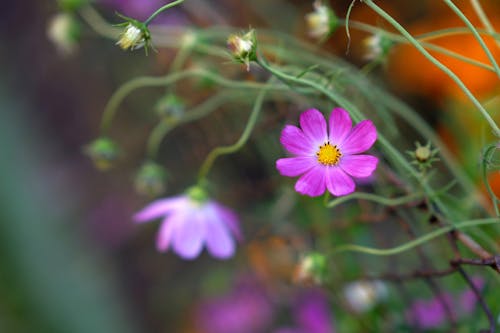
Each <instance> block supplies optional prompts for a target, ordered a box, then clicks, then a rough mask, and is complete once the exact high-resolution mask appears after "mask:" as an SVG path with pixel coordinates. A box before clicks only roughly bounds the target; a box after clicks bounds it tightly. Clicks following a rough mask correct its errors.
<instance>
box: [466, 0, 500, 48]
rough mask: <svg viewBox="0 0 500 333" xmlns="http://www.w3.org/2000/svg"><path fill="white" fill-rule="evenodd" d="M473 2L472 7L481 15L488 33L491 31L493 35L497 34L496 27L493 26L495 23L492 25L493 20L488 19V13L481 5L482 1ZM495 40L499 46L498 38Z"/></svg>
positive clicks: (480, 18) (475, 0) (473, 0)
mask: <svg viewBox="0 0 500 333" xmlns="http://www.w3.org/2000/svg"><path fill="white" fill-rule="evenodd" d="M471 4H472V8H474V11H475V12H476V14H477V16H478V17H479V20H480V21H481V23H482V24H483V25H484V27H485V28H486V31H488V33H490V34H492V35H495V34H496V31H495V28H493V25H491V22H490V20H489V19H488V16H486V13H485V12H484V10H483V7H482V6H481V3H480V2H479V1H478V0H471ZM478 30H479V29H478ZM495 42H496V44H497V45H498V46H500V42H499V41H498V40H496V41H495Z"/></svg>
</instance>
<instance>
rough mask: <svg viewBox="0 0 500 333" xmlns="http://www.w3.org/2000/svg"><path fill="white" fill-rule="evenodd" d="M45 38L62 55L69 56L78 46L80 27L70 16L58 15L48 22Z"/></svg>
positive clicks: (66, 14) (67, 14)
mask: <svg viewBox="0 0 500 333" xmlns="http://www.w3.org/2000/svg"><path fill="white" fill-rule="evenodd" d="M47 37H48V38H49V40H50V41H51V42H52V43H54V45H55V46H56V48H57V50H58V51H59V52H60V53H61V54H62V55H64V56H67V55H70V54H72V53H73V52H74V51H75V49H76V48H77V46H78V40H79V38H80V25H79V23H78V22H77V21H76V20H75V18H74V17H73V15H72V14H69V13H59V14H57V15H56V16H54V17H53V18H52V19H51V20H50V22H49V24H48V26H47Z"/></svg>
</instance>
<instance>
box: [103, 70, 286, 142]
mask: <svg viewBox="0 0 500 333" xmlns="http://www.w3.org/2000/svg"><path fill="white" fill-rule="evenodd" d="M188 77H203V78H206V79H209V80H211V81H213V82H214V83H217V84H219V85H221V86H223V87H226V88H234V89H262V88H263V87H264V86H265V85H264V84H262V83H256V82H241V81H233V80H229V79H226V78H224V77H222V76H220V75H218V74H216V73H214V72H210V71H206V70H202V69H192V70H186V71H183V72H178V73H173V74H171V75H168V76H162V77H151V76H145V77H138V78H135V79H132V80H130V81H129V82H127V83H125V84H123V85H122V86H121V87H120V88H118V90H117V91H116V92H115V93H114V94H113V96H111V98H110V99H109V101H108V104H107V105H106V107H105V109H104V113H103V116H102V120H101V127H100V128H101V132H102V133H105V132H106V131H107V130H108V129H109V126H110V125H111V121H112V120H113V118H114V116H115V113H116V111H117V108H118V106H119V105H120V104H121V102H122V101H123V99H124V98H125V97H127V96H128V95H129V94H130V93H131V92H132V91H134V90H136V89H139V88H145V87H161V86H166V85H169V84H172V83H174V82H176V81H179V80H182V79H185V78H188ZM266 89H268V90H287V88H286V87H285V86H279V85H275V86H270V87H268V88H266Z"/></svg>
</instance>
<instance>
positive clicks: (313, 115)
mask: <svg viewBox="0 0 500 333" xmlns="http://www.w3.org/2000/svg"><path fill="white" fill-rule="evenodd" d="M300 127H301V128H298V127H296V126H293V125H287V126H285V128H284V129H283V131H282V132H281V138H280V141H281V144H282V145H283V146H284V147H285V149H286V150H287V151H289V152H290V153H292V154H293V155H294V156H293V157H287V158H281V159H279V160H278V161H276V168H277V169H278V171H279V172H280V174H281V175H283V176H288V177H296V176H299V175H302V176H301V177H300V178H299V180H298V181H297V183H296V184H295V190H296V191H297V192H299V193H301V194H305V195H308V196H311V197H316V196H319V195H322V194H323V193H324V192H325V190H326V189H328V191H329V192H330V193H331V194H333V195H336V196H341V195H346V194H350V193H352V192H354V190H355V187H356V185H355V183H354V181H353V179H352V177H355V178H365V177H369V176H371V175H372V173H373V171H374V170H375V169H376V167H377V164H378V158H376V157H375V156H372V155H365V154H360V153H362V152H364V151H366V150H368V149H369V148H370V147H371V146H372V145H373V144H374V143H375V141H376V140H377V130H376V128H375V125H373V123H372V122H371V121H370V120H363V121H361V122H360V123H359V124H357V125H356V126H355V127H354V128H352V120H351V118H350V116H349V113H347V111H345V110H343V109H340V108H335V109H333V110H332V113H331V115H330V119H329V127H330V131H329V133H328V132H327V124H326V120H325V117H324V116H323V115H322V114H321V112H319V111H318V110H316V109H310V110H307V111H305V112H304V113H302V114H301V115H300Z"/></svg>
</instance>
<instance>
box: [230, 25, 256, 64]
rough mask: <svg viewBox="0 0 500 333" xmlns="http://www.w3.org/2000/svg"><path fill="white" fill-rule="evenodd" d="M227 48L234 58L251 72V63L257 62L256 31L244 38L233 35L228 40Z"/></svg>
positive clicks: (251, 31)
mask: <svg viewBox="0 0 500 333" xmlns="http://www.w3.org/2000/svg"><path fill="white" fill-rule="evenodd" d="M227 47H228V49H229V51H230V52H231V55H232V56H233V58H234V59H235V60H236V61H238V62H240V63H242V64H244V65H245V66H246V69H247V71H249V70H250V62H251V61H255V60H257V52H256V50H257V40H256V37H255V30H253V29H252V30H250V31H248V32H247V33H246V34H244V35H243V36H240V35H236V34H232V35H230V36H229V37H228V38H227Z"/></svg>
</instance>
